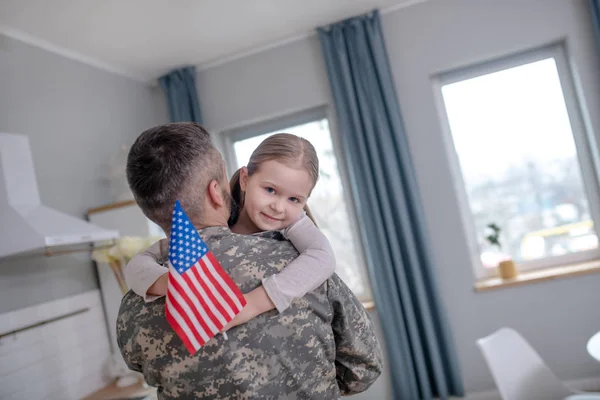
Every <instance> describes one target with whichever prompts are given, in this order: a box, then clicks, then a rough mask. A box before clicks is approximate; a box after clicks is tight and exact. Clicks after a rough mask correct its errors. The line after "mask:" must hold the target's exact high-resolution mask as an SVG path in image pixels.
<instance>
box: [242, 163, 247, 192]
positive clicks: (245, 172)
mask: <svg viewBox="0 0 600 400" xmlns="http://www.w3.org/2000/svg"><path fill="white" fill-rule="evenodd" d="M247 186H248V168H246V167H242V168H240V188H241V189H242V192H245V191H246V187H247Z"/></svg>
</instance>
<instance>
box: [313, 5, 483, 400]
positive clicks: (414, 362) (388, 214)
mask: <svg viewBox="0 0 600 400" xmlns="http://www.w3.org/2000/svg"><path fill="white" fill-rule="evenodd" d="M318 34H319V39H320V41H321V47H322V50H323V55H324V58H325V63H326V66H327V72H328V75H329V82H330V85H331V89H332V92H333V98H334V102H335V108H336V111H337V116H338V119H339V130H340V134H341V136H342V143H343V144H344V146H345V149H344V150H345V154H346V156H347V164H348V168H349V172H350V179H351V183H352V195H353V196H354V199H355V202H356V205H357V208H358V210H357V211H358V215H359V225H360V229H361V235H362V237H363V241H364V243H365V244H366V246H365V247H366V249H365V250H366V256H367V262H368V266H369V275H370V277H371V283H372V285H373V293H374V297H375V303H376V305H377V310H378V312H379V315H380V317H381V323H382V326H383V330H384V333H385V339H386V342H387V350H388V355H389V360H390V365H389V368H390V371H389V372H390V374H391V381H392V390H393V398H394V400H416V399H432V398H434V397H436V396H439V397H440V398H441V399H446V398H448V396H450V395H456V396H463V395H464V389H463V383H462V378H461V375H460V371H459V367H458V360H457V357H456V352H455V349H454V345H453V341H452V338H451V334H450V330H449V326H448V324H447V321H446V315H445V313H444V311H443V309H442V306H441V299H440V295H439V291H438V288H437V284H436V279H435V276H434V268H433V265H432V258H431V255H430V253H429V248H430V246H429V240H428V238H427V234H426V230H425V222H424V217H423V210H422V207H421V202H420V199H419V191H418V188H417V182H416V178H415V172H414V168H413V166H412V161H411V156H410V153H409V147H408V142H407V137H406V131H405V130H404V126H403V122H402V117H401V115H400V107H399V105H398V100H397V98H396V92H395V90H394V80H393V77H392V73H391V70H390V67H389V62H388V56H387V52H386V49H385V43H384V38H383V33H382V30H381V22H380V18H379V12H378V11H374V12H372V13H369V14H368V15H364V16H359V17H356V18H351V19H348V20H345V21H342V22H340V23H337V24H334V25H331V26H329V27H324V28H319V29H318ZM474 345H475V343H473V346H474Z"/></svg>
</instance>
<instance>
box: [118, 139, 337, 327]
mask: <svg viewBox="0 0 600 400" xmlns="http://www.w3.org/2000/svg"><path fill="white" fill-rule="evenodd" d="M318 177H319V160H318V158H317V154H316V151H315V149H314V147H313V146H312V144H311V143H310V142H309V141H307V140H306V139H302V138H300V137H297V136H294V135H291V134H287V133H280V134H276V135H273V136H270V137H269V138H267V139H265V140H264V141H263V142H262V143H261V144H260V145H259V146H258V147H257V148H256V150H254V152H253V153H252V156H251V157H250V161H249V162H248V166H247V167H242V168H240V169H239V170H238V171H237V172H236V173H235V174H234V175H233V177H232V179H231V182H230V185H231V195H232V197H233V199H234V200H235V201H236V203H237V204H238V205H239V209H240V212H239V217H237V218H236V216H235V215H233V216H232V217H233V218H232V219H230V221H229V224H230V227H231V230H232V232H234V233H239V234H246V235H251V234H254V233H258V232H262V231H273V230H283V234H284V236H285V237H286V238H287V239H289V240H290V241H291V242H292V244H293V245H294V247H296V249H297V250H298V252H299V253H300V255H299V256H298V257H297V258H296V259H295V260H293V261H292V262H291V263H290V264H289V265H288V266H287V267H285V268H284V269H283V270H282V271H280V272H279V273H278V274H275V275H272V276H269V277H268V278H265V279H264V280H263V281H262V286H259V287H258V288H257V289H254V290H253V291H251V292H250V293H247V294H245V295H244V297H245V298H246V301H247V303H248V304H247V305H246V307H244V309H243V310H242V312H241V313H240V314H238V315H237V316H236V317H235V319H234V320H233V321H232V322H231V323H229V325H227V326H226V327H225V330H226V329H229V328H231V327H233V326H236V325H240V324H243V323H245V322H247V321H249V320H250V319H252V318H254V317H256V316H257V315H260V314H262V313H264V312H266V311H269V310H271V309H273V308H277V310H278V311H279V312H280V313H281V312H283V311H285V310H286V309H287V308H288V307H289V306H290V303H291V302H292V300H294V299H297V298H300V297H302V296H304V295H305V294H306V293H308V292H310V291H312V290H314V289H316V288H317V287H319V286H320V285H321V284H322V283H323V282H325V280H326V279H327V278H329V276H331V274H333V272H334V270H335V257H334V254H333V249H332V248H331V245H330V244H329V241H328V240H327V238H325V235H323V233H322V232H321V231H320V230H319V229H318V228H317V227H316V226H315V224H314V223H313V222H312V220H311V219H310V218H309V216H307V215H306V213H305V212H304V211H303V210H304V209H306V211H308V209H307V208H306V201H307V200H308V197H309V196H310V194H311V192H312V190H313V188H314V187H315V184H316V183H317V179H318ZM309 215H310V214H309ZM163 241H164V242H163ZM163 241H160V242H157V243H155V244H154V245H152V246H151V247H150V248H149V249H148V250H146V251H145V252H142V253H140V254H138V255H137V256H135V257H134V258H133V259H132V260H131V261H130V262H129V264H128V265H127V267H126V269H125V276H126V280H127V283H128V285H129V287H130V288H131V289H132V290H133V291H134V292H135V293H137V294H138V295H140V296H143V297H144V299H145V300H146V301H153V300H155V299H157V298H158V297H161V296H164V295H166V293H167V269H166V268H165V267H163V266H161V265H160V264H158V260H159V259H162V256H161V255H162V254H165V253H166V252H164V251H161V247H162V250H165V249H166V245H167V240H166V239H163ZM161 242H163V243H161Z"/></svg>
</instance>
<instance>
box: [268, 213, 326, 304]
mask: <svg viewBox="0 0 600 400" xmlns="http://www.w3.org/2000/svg"><path fill="white" fill-rule="evenodd" d="M283 234H284V236H285V237H286V238H288V239H289V240H290V242H292V244H293V245H294V247H295V248H296V250H298V252H299V253H300V255H299V256H298V257H297V258H296V259H294V260H293V261H292V262H291V263H290V264H289V265H288V266H287V267H285V268H284V269H283V270H281V272H279V273H278V274H275V275H271V276H269V277H268V278H266V279H264V280H263V286H264V288H265V290H266V292H267V294H268V295H269V298H270V299H271V301H273V303H274V305H275V307H276V308H277V310H278V311H279V312H283V311H285V310H286V309H287V308H288V307H289V306H290V303H291V302H292V300H294V299H299V298H301V297H303V296H304V295H305V294H306V293H308V292H311V291H313V290H315V289H316V288H318V287H319V286H321V285H322V284H323V283H324V282H325V281H326V280H327V279H328V278H329V277H330V276H331V275H332V274H333V273H334V271H335V264H336V261H335V254H334V253H333V249H332V248H331V245H330V244H329V240H327V238H326V237H325V235H324V234H323V232H321V231H320V230H319V228H317V226H316V225H315V224H314V223H313V222H312V220H311V219H310V218H308V217H307V216H306V215H303V216H302V217H301V218H300V219H299V220H298V221H296V222H295V223H293V224H292V225H290V226H289V227H287V228H286V229H285V230H284V232H283Z"/></svg>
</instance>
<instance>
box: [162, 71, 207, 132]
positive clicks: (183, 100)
mask: <svg viewBox="0 0 600 400" xmlns="http://www.w3.org/2000/svg"><path fill="white" fill-rule="evenodd" d="M158 81H159V83H160V86H161V87H162V88H163V89H164V90H165V95H166V96H167V103H168V105H169V117H170V118H171V122H186V121H192V122H198V123H202V116H201V114H200V103H199V102H198V93H197V92H196V68H194V67H187V68H181V69H176V70H173V71H171V72H169V73H168V74H166V75H165V76H162V77H161V78H159V79H158Z"/></svg>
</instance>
